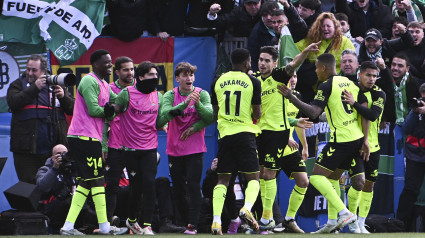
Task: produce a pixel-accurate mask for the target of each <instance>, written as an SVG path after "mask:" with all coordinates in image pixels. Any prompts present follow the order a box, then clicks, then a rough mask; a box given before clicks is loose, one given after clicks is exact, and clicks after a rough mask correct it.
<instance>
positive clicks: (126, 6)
mask: <svg viewBox="0 0 425 238" xmlns="http://www.w3.org/2000/svg"><path fill="white" fill-rule="evenodd" d="M106 7H107V8H108V12H109V19H110V20H111V23H110V24H108V25H106V26H105V28H104V29H103V30H102V35H110V36H115V37H117V38H118V39H120V40H122V41H133V40H136V39H137V38H139V37H140V36H141V35H142V33H143V31H144V30H147V29H148V10H149V9H150V7H149V6H148V1H147V0H120V1H118V0H107V1H106Z"/></svg>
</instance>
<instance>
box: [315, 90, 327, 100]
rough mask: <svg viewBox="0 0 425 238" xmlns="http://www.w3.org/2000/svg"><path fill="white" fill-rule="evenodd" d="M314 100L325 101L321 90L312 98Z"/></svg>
mask: <svg viewBox="0 0 425 238" xmlns="http://www.w3.org/2000/svg"><path fill="white" fill-rule="evenodd" d="M314 100H319V101H325V96H323V91H322V90H317V94H316V96H315V97H314Z"/></svg>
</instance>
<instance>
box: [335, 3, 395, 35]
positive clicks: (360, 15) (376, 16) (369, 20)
mask: <svg viewBox="0 0 425 238" xmlns="http://www.w3.org/2000/svg"><path fill="white" fill-rule="evenodd" d="M335 7H336V12H342V13H345V14H346V15H347V16H348V22H349V23H350V26H351V35H352V36H353V37H358V36H364V35H365V33H366V31H367V30H368V29H370V28H376V29H378V30H379V31H380V32H381V33H382V35H383V36H384V38H390V37H391V22H392V20H393V16H392V15H391V9H390V7H388V6H387V5H384V4H383V3H382V1H381V0H355V1H353V2H351V3H350V4H348V2H347V0H336V2H335Z"/></svg>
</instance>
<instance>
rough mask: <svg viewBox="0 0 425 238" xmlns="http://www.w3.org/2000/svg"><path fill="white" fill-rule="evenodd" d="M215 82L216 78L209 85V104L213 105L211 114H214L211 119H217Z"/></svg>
mask: <svg viewBox="0 0 425 238" xmlns="http://www.w3.org/2000/svg"><path fill="white" fill-rule="evenodd" d="M216 82H217V80H215V81H214V83H213V84H212V85H211V105H212V107H213V116H214V120H213V121H217V118H218V109H219V108H218V101H217V94H216V93H215V90H214V88H215V83H216Z"/></svg>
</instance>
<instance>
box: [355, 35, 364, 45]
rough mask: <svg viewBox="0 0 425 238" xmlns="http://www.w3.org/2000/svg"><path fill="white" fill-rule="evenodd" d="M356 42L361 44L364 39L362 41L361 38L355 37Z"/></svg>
mask: <svg viewBox="0 0 425 238" xmlns="http://www.w3.org/2000/svg"><path fill="white" fill-rule="evenodd" d="M356 41H357V42H358V43H359V44H361V43H363V41H364V39H363V37H361V36H357V37H356Z"/></svg>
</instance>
